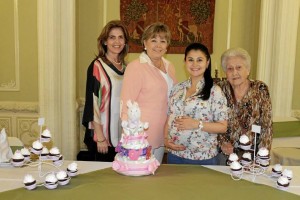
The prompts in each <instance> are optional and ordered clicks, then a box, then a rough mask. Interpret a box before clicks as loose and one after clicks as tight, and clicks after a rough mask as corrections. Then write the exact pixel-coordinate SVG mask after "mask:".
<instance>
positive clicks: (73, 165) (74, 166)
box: [68, 162, 77, 172]
mask: <svg viewBox="0 0 300 200" xmlns="http://www.w3.org/2000/svg"><path fill="white" fill-rule="evenodd" d="M68 169H69V170H70V171H72V172H74V171H76V170H77V163H75V162H72V163H70V164H69V165H68Z"/></svg>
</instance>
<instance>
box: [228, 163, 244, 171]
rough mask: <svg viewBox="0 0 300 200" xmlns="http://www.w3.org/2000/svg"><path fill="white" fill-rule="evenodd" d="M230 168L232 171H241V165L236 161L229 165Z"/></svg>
mask: <svg viewBox="0 0 300 200" xmlns="http://www.w3.org/2000/svg"><path fill="white" fill-rule="evenodd" d="M230 168H231V169H234V170H238V169H242V165H241V164H240V163H239V162H238V161H233V162H232V163H231V164H230Z"/></svg>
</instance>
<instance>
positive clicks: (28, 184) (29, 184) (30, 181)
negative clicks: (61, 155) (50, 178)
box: [23, 174, 36, 190]
mask: <svg viewBox="0 0 300 200" xmlns="http://www.w3.org/2000/svg"><path fill="white" fill-rule="evenodd" d="M23 183H24V185H25V188H26V189H27V190H33V189H35V188H36V180H35V179H34V178H33V176H32V175H30V174H26V175H25V176H24V179H23Z"/></svg>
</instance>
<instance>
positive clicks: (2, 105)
mask: <svg viewBox="0 0 300 200" xmlns="http://www.w3.org/2000/svg"><path fill="white" fill-rule="evenodd" d="M0 112H14V113H17V112H28V113H38V112H39V105H38V102H18V101H1V102H0Z"/></svg>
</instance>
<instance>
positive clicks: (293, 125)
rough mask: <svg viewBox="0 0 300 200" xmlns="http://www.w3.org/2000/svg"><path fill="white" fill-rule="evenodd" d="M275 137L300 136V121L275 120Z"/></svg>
mask: <svg viewBox="0 0 300 200" xmlns="http://www.w3.org/2000/svg"><path fill="white" fill-rule="evenodd" d="M273 137H274V138H279V137H300V121H290V122H274V123H273Z"/></svg>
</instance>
